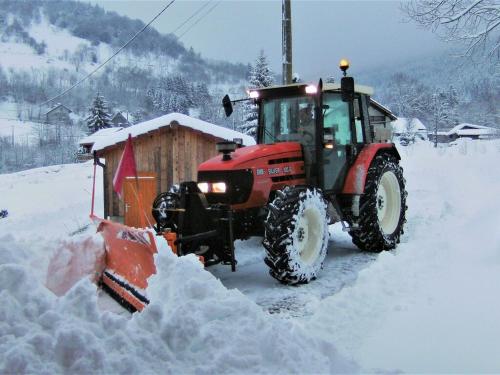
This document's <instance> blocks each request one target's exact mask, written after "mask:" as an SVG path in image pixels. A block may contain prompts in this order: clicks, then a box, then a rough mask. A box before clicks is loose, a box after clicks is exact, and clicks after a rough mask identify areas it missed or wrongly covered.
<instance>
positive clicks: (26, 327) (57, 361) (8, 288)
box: [0, 245, 356, 373]
mask: <svg viewBox="0 0 500 375" xmlns="http://www.w3.org/2000/svg"><path fill="white" fill-rule="evenodd" d="M0 246H1V248H0V254H1V258H0V298H2V304H1V305H0V322H1V323H0V353H1V354H0V372H1V373H17V372H37V373H38V372H45V373H61V372H70V373H95V372H104V373H123V372H126V373H139V372H142V373H151V372H155V373H186V372H189V373H191V372H197V373H233V372H235V371H241V372H248V373H260V372H266V373H290V372H299V373H305V372H329V373H331V372H352V371H355V370H356V367H355V366H354V365H353V364H352V363H350V362H348V361H345V360H343V359H342V358H341V357H340V356H339V355H338V354H337V353H336V349H335V347H334V345H333V344H332V343H331V342H328V341H326V340H322V339H316V338H314V337H313V336H310V335H309V334H308V333H307V332H306V331H305V330H304V329H303V328H302V327H301V326H300V325H299V324H294V323H293V322H290V321H285V320H282V319H279V318H274V317H272V316H269V315H267V314H266V313H264V312H263V311H262V310H261V309H260V308H259V307H258V306H257V305H255V304H254V303H253V302H251V301H250V300H249V299H248V298H247V297H245V296H244V295H242V294H241V293H240V292H238V291H236V290H232V291H229V290H227V289H226V288H225V287H224V286H223V285H222V284H221V283H220V282H219V281H218V280H216V279H215V278H214V277H213V276H212V275H211V274H210V273H208V272H206V271H204V270H203V268H202V266H201V264H200V263H199V261H198V260H197V259H196V258H195V257H194V256H187V257H183V258H177V257H176V256H174V255H173V254H172V253H171V251H170V250H169V249H165V248H162V249H160V250H159V255H158V256H157V259H156V264H157V268H158V274H157V275H156V276H155V277H153V278H152V280H151V284H150V286H151V287H150V290H149V293H150V296H151V298H152V300H153V303H152V304H151V305H149V306H148V307H147V308H146V309H145V310H144V312H143V313H141V314H134V315H133V316H132V318H131V319H128V318H127V317H123V316H119V315H115V314H113V313H109V312H105V313H101V312H100V311H99V310H98V308H97V293H96V287H95V286H94V285H93V284H91V283H90V281H88V280H87V279H84V280H82V281H80V282H79V283H77V284H76V285H75V286H74V287H73V288H72V289H71V290H70V291H69V292H68V293H67V294H66V295H64V296H62V297H59V298H57V297H55V296H54V295H53V294H51V293H50V292H49V291H48V290H46V289H45V288H43V287H42V286H41V285H40V283H39V282H38V281H37V280H36V279H35V278H34V277H33V276H32V275H31V274H30V270H29V269H28V268H26V267H24V266H22V265H20V264H18V263H16V262H15V259H13V258H12V254H11V249H10V248H9V247H8V246H7V247H6V246H4V245H0Z"/></svg>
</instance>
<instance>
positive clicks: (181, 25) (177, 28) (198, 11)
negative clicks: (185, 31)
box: [172, 0, 213, 35]
mask: <svg viewBox="0 0 500 375" xmlns="http://www.w3.org/2000/svg"><path fill="white" fill-rule="evenodd" d="M212 1H213V0H209V1H207V2H206V3H204V4H203V5H202V6H201V7H199V8H198V10H197V11H196V12H194V13H193V14H192V15H191V16H190V17H189V18H188V19H186V20H185V21H184V22H183V23H181V24H180V25H179V26H177V27H176V28H175V30H174V31H172V34H174V35H175V33H176V32H177V31H179V29H181V28H182V27H183V26H184V25H185V24H186V23H188V22H189V21H190V20H191V19H192V18H193V17H195V16H196V15H197V14H198V13H200V12H201V11H202V10H203V9H204V8H206V7H207V6H208V4H210V3H211V2H212Z"/></svg>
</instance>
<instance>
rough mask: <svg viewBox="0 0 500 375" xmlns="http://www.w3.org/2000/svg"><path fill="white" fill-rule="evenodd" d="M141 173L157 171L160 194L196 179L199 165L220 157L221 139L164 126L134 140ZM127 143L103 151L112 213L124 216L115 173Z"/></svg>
mask: <svg viewBox="0 0 500 375" xmlns="http://www.w3.org/2000/svg"><path fill="white" fill-rule="evenodd" d="M133 141H134V153H135V159H136V163H137V170H138V172H149V173H155V174H156V176H157V193H158V194H159V193H161V192H164V191H167V190H168V189H169V188H170V186H172V185H173V184H178V183H180V182H183V181H195V180H196V178H197V171H198V165H199V164H200V163H202V162H204V161H205V160H207V159H209V158H211V157H213V156H216V155H217V151H216V150H215V144H216V143H217V142H219V141H221V139H219V138H215V137H213V136H210V135H207V134H204V133H201V132H198V131H195V130H192V129H190V128H187V127H183V126H175V125H174V126H172V127H164V128H161V129H158V130H155V131H152V132H150V133H147V134H142V135H140V136H138V137H135V138H134V139H133ZM124 146H125V143H124V142H123V143H120V144H118V145H115V146H112V147H108V148H106V149H104V150H102V151H101V152H100V153H99V156H100V157H102V158H104V159H105V160H106V161H105V163H106V166H107V168H106V174H107V178H108V181H109V186H108V189H107V191H106V192H105V194H107V197H108V212H109V215H110V216H120V217H123V215H124V206H123V202H122V201H120V200H119V198H118V195H117V194H116V193H115V192H114V191H113V184H112V181H113V176H114V175H115V172H116V168H117V167H118V163H119V161H120V158H121V155H122V152H123V148H124Z"/></svg>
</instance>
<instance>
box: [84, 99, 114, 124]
mask: <svg viewBox="0 0 500 375" xmlns="http://www.w3.org/2000/svg"><path fill="white" fill-rule="evenodd" d="M86 122H87V127H88V128H89V131H90V133H95V132H96V131H98V130H100V129H104V128H111V127H112V124H111V116H110V115H109V113H108V105H107V104H106V101H105V100H104V97H103V96H102V95H99V93H97V95H96V97H95V98H94V101H93V102H92V106H91V107H90V108H89V116H88V117H87V118H86Z"/></svg>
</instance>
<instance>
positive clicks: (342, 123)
mask: <svg viewBox="0 0 500 375" xmlns="http://www.w3.org/2000/svg"><path fill="white" fill-rule="evenodd" d="M323 106H324V108H325V109H324V114H323V139H324V142H323V144H324V146H323V163H324V166H323V173H324V176H323V181H324V188H325V190H327V191H332V190H333V191H334V192H338V191H341V190H342V188H343V185H344V180H345V176H346V174H347V170H348V165H349V158H350V157H351V155H350V153H351V152H352V144H353V134H352V131H351V120H350V110H349V103H348V102H343V101H342V99H341V96H340V93H332V92H326V93H324V95H323Z"/></svg>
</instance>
